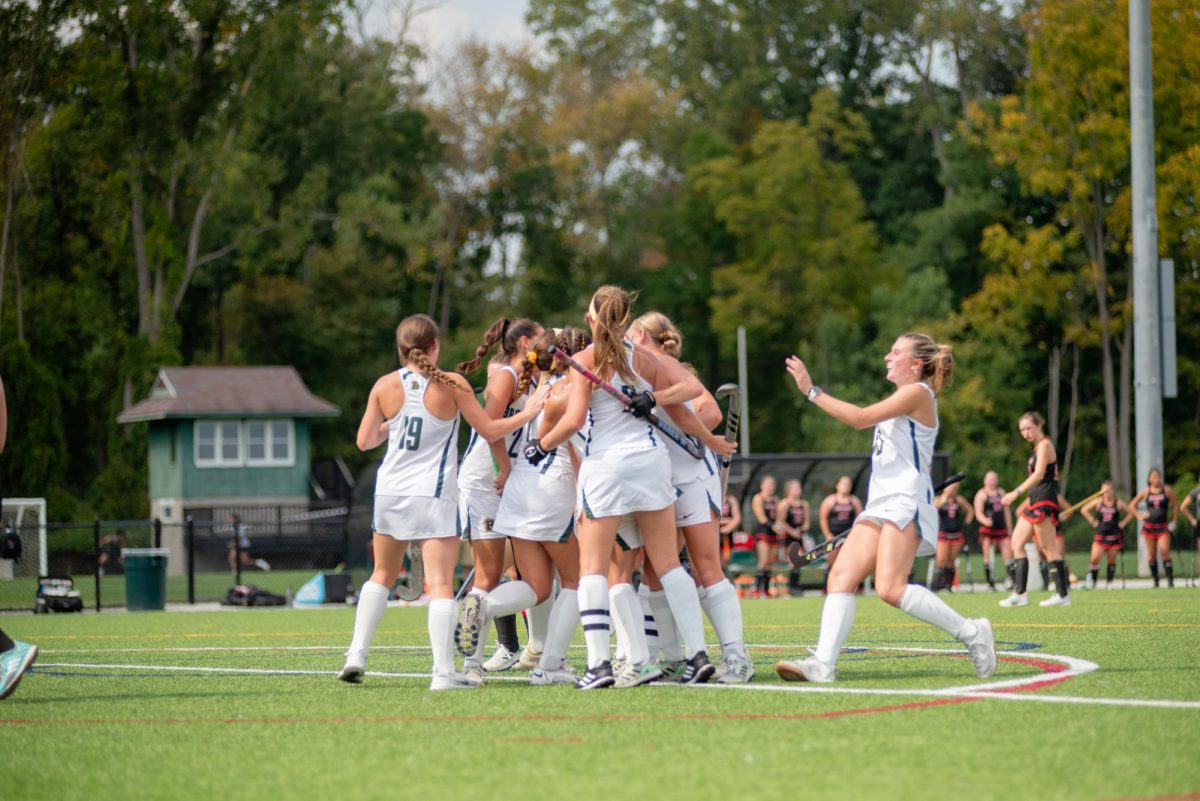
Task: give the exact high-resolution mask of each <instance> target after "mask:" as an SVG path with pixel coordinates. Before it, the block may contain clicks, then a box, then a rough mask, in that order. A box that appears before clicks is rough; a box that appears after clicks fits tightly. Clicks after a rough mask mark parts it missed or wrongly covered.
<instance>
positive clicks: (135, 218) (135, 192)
mask: <svg viewBox="0 0 1200 801" xmlns="http://www.w3.org/2000/svg"><path fill="white" fill-rule="evenodd" d="M135 159H136V156H135ZM129 194H130V215H129V224H130V227H131V229H132V234H133V263H134V266H135V267H136V268H137V297H138V334H139V335H141V336H147V335H148V334H149V333H150V303H151V289H150V258H149V255H148V254H147V253H146V212H145V199H144V198H143V197H142V173H141V165H140V164H137V163H134V164H131V165H130V168H129Z"/></svg>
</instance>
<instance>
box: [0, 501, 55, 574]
mask: <svg viewBox="0 0 1200 801" xmlns="http://www.w3.org/2000/svg"><path fill="white" fill-rule="evenodd" d="M0 523H2V524H3V526H2V528H3V530H4V531H6V530H7V529H10V528H11V529H12V530H14V531H15V532H16V533H17V536H19V537H20V538H21V558H20V560H16V561H14V560H12V559H0V579H14V578H21V577H25V576H32V577H34V578H37V577H38V576H44V575H46V573H47V572H48V568H49V559H48V558H47V553H46V499H45V498H5V499H4V505H3V508H2V509H0ZM4 531H0V536H2V535H3V533H4Z"/></svg>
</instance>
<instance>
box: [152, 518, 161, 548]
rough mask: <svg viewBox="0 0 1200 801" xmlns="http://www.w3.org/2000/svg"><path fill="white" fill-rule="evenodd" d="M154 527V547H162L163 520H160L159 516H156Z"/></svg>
mask: <svg viewBox="0 0 1200 801" xmlns="http://www.w3.org/2000/svg"><path fill="white" fill-rule="evenodd" d="M153 529H154V547H155V548H161V547H162V521H161V520H159V519H158V518H157V517H156V518H154V524H153Z"/></svg>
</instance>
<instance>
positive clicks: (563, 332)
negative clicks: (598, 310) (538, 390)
mask: <svg viewBox="0 0 1200 801" xmlns="http://www.w3.org/2000/svg"><path fill="white" fill-rule="evenodd" d="M590 344H592V337H591V335H590V334H588V332H587V331H584V330H583V329H580V328H552V329H548V330H546V331H543V332H542V335H541V336H539V337H538V338H537V339H535V340H534V341H533V343H532V344H530V346H529V358H528V359H526V360H525V363H526V364H528V365H529V366H530V369H532V368H534V367H536V368H537V369H539V370H541V371H542V372H543V373H561V372H562V371H563V364H562V362H559V361H556V360H555V358H554V356H552V355H551V353H550V348H551V347H555V348H558V349H559V350H561V351H564V352H565V353H567V355H569V356H574V355H575V354H576V353H578V352H579V351H581V350H583V349H584V348H586V347H587V346H588V345H590Z"/></svg>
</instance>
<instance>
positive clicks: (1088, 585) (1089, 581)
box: [1083, 573, 1096, 590]
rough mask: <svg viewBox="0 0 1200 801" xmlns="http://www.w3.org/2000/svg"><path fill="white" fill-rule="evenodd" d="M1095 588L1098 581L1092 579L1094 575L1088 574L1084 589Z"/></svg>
mask: <svg viewBox="0 0 1200 801" xmlns="http://www.w3.org/2000/svg"><path fill="white" fill-rule="evenodd" d="M1095 586H1096V580H1095V579H1094V578H1092V574H1091V573H1088V574H1087V578H1085V579H1084V580H1083V588H1084V589H1085V590H1090V589H1092V588H1093V587H1095Z"/></svg>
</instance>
